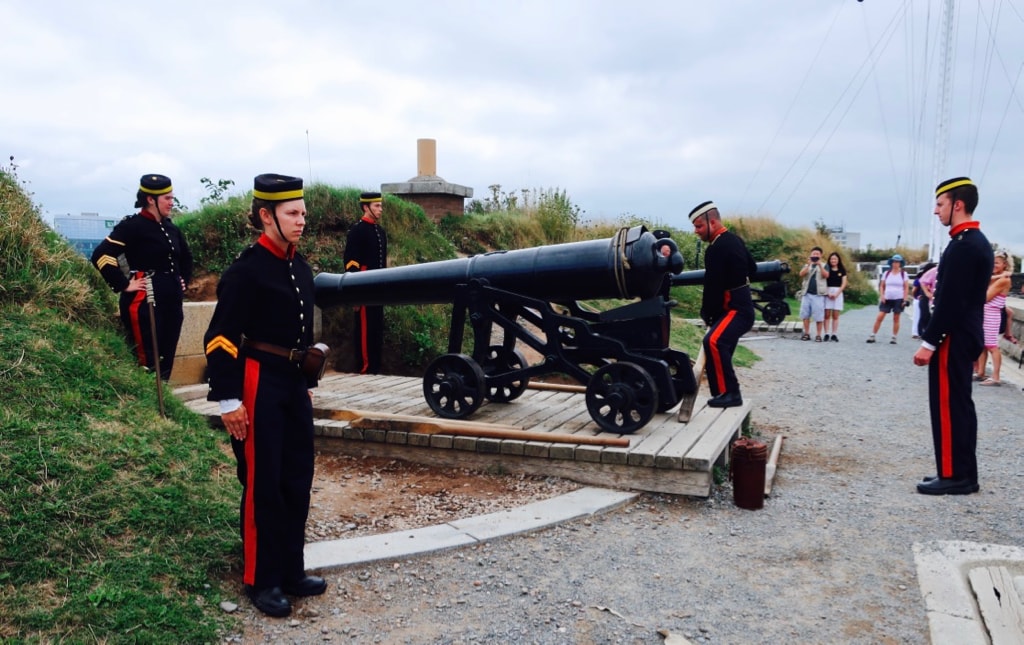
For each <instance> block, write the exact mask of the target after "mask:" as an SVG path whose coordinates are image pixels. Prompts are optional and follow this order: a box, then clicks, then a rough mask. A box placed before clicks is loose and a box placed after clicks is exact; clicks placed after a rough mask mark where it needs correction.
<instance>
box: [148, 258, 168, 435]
mask: <svg viewBox="0 0 1024 645" xmlns="http://www.w3.org/2000/svg"><path fill="white" fill-rule="evenodd" d="M146 304H147V305H148V306H149V335H150V336H151V337H152V338H153V371H154V372H156V398H157V401H159V402H160V416H162V417H163V418H165V419H166V418H167V413H166V412H164V382H163V378H162V377H161V376H160V346H159V344H158V343H157V340H156V298H155V297H154V295H153V274H152V273H147V274H146Z"/></svg>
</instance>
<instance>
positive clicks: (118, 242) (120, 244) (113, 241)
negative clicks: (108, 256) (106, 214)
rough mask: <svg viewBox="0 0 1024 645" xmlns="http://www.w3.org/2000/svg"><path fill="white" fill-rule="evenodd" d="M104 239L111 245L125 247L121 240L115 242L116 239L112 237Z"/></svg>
mask: <svg viewBox="0 0 1024 645" xmlns="http://www.w3.org/2000/svg"><path fill="white" fill-rule="evenodd" d="M104 239H105V240H106V241H107V242H110V243H111V244H116V245H118V246H124V242H122V241H121V240H115V239H114V238H112V237H106V238H104Z"/></svg>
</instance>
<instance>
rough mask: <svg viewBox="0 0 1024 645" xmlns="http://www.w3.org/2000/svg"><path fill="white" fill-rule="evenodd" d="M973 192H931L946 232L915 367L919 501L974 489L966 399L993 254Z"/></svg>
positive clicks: (972, 422)
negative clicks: (920, 428)
mask: <svg viewBox="0 0 1024 645" xmlns="http://www.w3.org/2000/svg"><path fill="white" fill-rule="evenodd" d="M977 205H978V187H977V186H975V185H974V182H972V181H971V180H970V179H968V178H967V177H956V178H953V179H948V180H946V181H944V182H942V183H941V184H939V185H938V186H937V187H936V189H935V215H936V217H938V218H939V221H940V222H941V223H942V225H943V226H947V227H949V237H950V241H949V244H948V245H947V246H946V250H945V251H943V252H942V258H941V259H940V260H939V273H938V277H937V278H936V281H935V284H936V288H935V297H934V299H933V302H934V305H935V306H934V308H933V309H932V317H931V319H929V320H928V326H927V327H926V328H925V329H923V330H921V347H920V348H919V349H918V350H917V352H916V353H915V354H914V365H927V366H928V407H929V411H930V412H931V420H932V443H933V446H934V448H935V472H936V474H935V476H930V477H925V478H924V481H922V482H920V483H918V485H917V492H919V493H922V494H925V495H969V494H971V493H976V492H978V490H979V486H978V458H977V444H978V415H977V413H976V411H975V409H974V399H972V398H971V375H972V374H973V373H974V361H975V360H977V358H978V355H979V354H980V353H981V350H982V348H983V347H984V346H985V332H984V324H983V321H984V319H985V314H984V309H985V295H986V293H985V292H986V291H987V290H988V283H989V278H990V277H991V276H992V265H993V262H994V254H993V253H992V245H991V244H989V242H988V238H986V237H985V234H984V233H982V232H981V225H980V223H979V222H977V221H976V220H975V219H974V209H975V207H976V206H977Z"/></svg>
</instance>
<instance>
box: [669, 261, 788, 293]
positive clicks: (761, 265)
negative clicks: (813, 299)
mask: <svg viewBox="0 0 1024 645" xmlns="http://www.w3.org/2000/svg"><path fill="white" fill-rule="evenodd" d="M786 273H789V264H787V263H786V262H783V261H781V260H771V261H769V262H758V263H757V271H755V272H754V275H752V276H750V281H751V282H775V281H776V280H781V279H782V276H783V275H784V274H786ZM671 283H672V286H673V287H693V286H696V285H700V284H704V269H696V270H694V271H683V272H682V273H678V274H676V275H673V276H672V278H671Z"/></svg>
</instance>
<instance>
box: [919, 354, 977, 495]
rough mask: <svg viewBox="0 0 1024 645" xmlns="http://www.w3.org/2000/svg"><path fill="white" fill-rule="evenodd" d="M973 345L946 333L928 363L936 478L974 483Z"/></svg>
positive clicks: (975, 426) (975, 473) (975, 475)
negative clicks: (937, 476) (965, 480)
mask: <svg viewBox="0 0 1024 645" xmlns="http://www.w3.org/2000/svg"><path fill="white" fill-rule="evenodd" d="M976 344H977V343H971V342H967V341H966V340H965V339H963V338H958V337H957V336H955V335H953V334H950V335H948V336H946V338H945V339H944V340H943V341H942V344H940V345H939V348H938V349H937V350H936V351H935V353H934V354H933V355H932V360H931V362H930V363H929V364H928V404H929V410H930V412H931V421H932V442H933V443H934V446H935V471H936V472H937V473H938V475H939V477H944V478H952V479H967V480H970V481H972V482H977V481H978V460H977V455H976V452H975V451H976V448H977V444H978V415H977V414H976V413H975V410H974V400H973V399H972V398H971V387H972V385H971V375H972V374H973V372H974V361H975V359H977V358H978V353H979V351H980V350H975V349H974V347H975V346H976Z"/></svg>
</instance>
